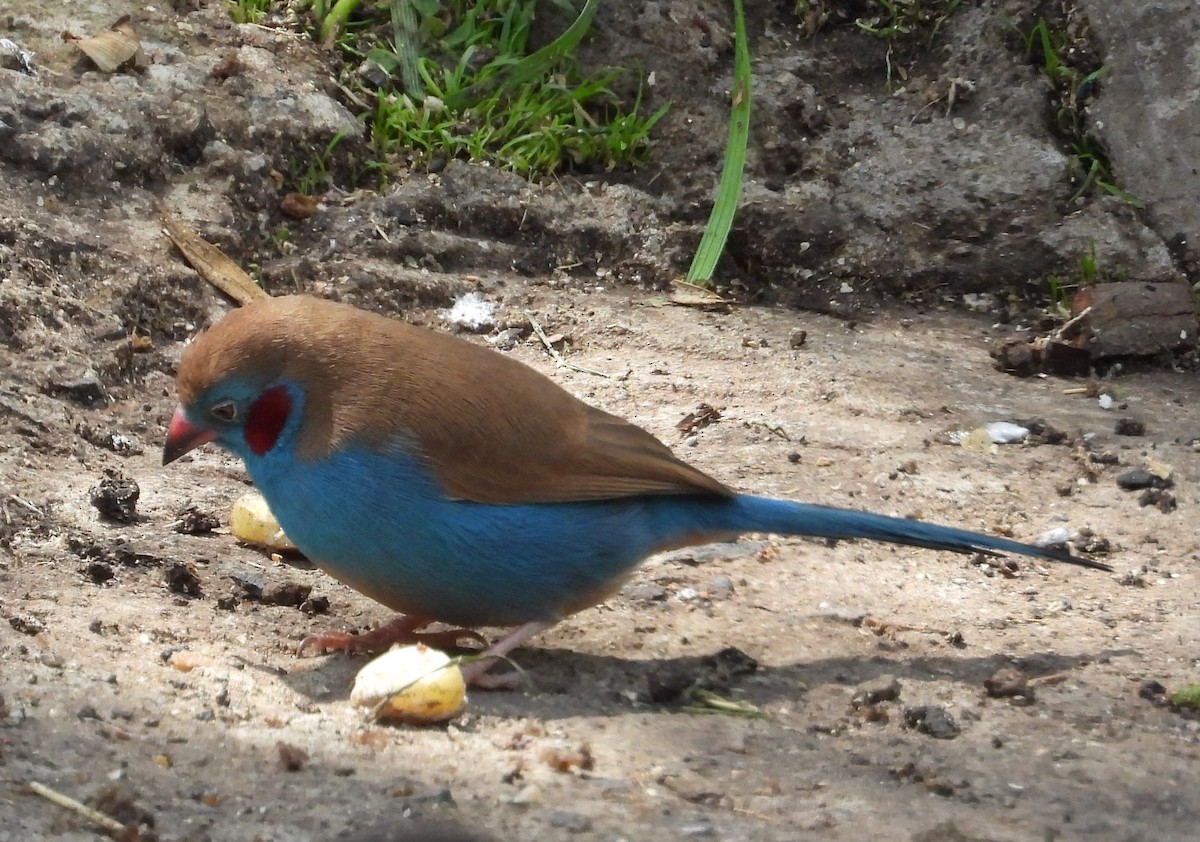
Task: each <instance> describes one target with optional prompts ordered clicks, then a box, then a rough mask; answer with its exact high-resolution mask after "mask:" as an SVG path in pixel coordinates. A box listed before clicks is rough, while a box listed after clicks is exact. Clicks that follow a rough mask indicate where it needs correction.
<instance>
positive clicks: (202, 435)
mask: <svg viewBox="0 0 1200 842" xmlns="http://www.w3.org/2000/svg"><path fill="white" fill-rule="evenodd" d="M216 437H217V431H216V430H213V429H211V428H209V427H194V426H192V425H191V424H189V423H188V420H187V418H186V417H185V416H184V414H183V407H182V406H181V407H177V408H176V410H175V414H174V415H173V416H171V426H170V428H169V429H168V430H167V443H166V444H164V445H163V461H162V463H163V464H164V465H169V464H171V463H172V462H174V461H175V460H176V459H178V458H179V457H180V456H182V455H183V454H185V453H187V452H189V451H192V450H195V449H196V448H197V447H199V446H200V445H202V444H207V443H208V442H210V441H212V440H213V439H215V438H216Z"/></svg>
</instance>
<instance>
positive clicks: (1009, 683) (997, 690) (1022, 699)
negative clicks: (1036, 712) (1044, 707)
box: [983, 667, 1034, 704]
mask: <svg viewBox="0 0 1200 842" xmlns="http://www.w3.org/2000/svg"><path fill="white" fill-rule="evenodd" d="M983 687H984V689H985V690H987V694H988V695H989V696H991V697H992V698H993V699H1012V701H1013V704H1032V703H1033V700H1034V694H1033V688H1032V687H1030V686H1029V680H1028V679H1027V678H1025V676H1024V675H1023V674H1022V673H1021V671H1020V670H1018V669H1014V668H1012V667H1002V668H1001V669H998V670H996V671H995V672H994V673H992V674H991V675H990V676H988V678H986V679H984V682H983Z"/></svg>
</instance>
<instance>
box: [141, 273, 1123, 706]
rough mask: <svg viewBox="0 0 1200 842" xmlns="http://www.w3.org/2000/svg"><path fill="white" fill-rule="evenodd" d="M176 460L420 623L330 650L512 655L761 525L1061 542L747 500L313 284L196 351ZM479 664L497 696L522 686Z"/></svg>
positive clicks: (934, 540) (459, 348)
mask: <svg viewBox="0 0 1200 842" xmlns="http://www.w3.org/2000/svg"><path fill="white" fill-rule="evenodd" d="M176 387H177V391H178V394H179V399H180V407H179V408H178V409H177V410H176V412H175V415H174V417H173V418H172V420H171V426H170V430H169V433H168V435H167V441H166V445H165V447H164V450H163V464H167V463H169V462H172V461H174V460H175V459H178V458H179V457H180V456H182V455H183V454H185V453H187V452H188V451H190V450H192V449H194V448H196V447H199V446H200V445H202V444H204V443H206V442H215V443H217V444H219V445H221V446H222V447H224V448H226V449H228V450H229V451H231V452H232V453H234V454H236V455H237V456H239V457H241V459H242V460H243V461H244V462H245V465H246V469H247V470H248V471H249V473H250V477H251V478H252V479H253V480H254V483H255V485H257V486H258V488H259V490H260V491H261V492H262V494H263V496H264V497H265V498H266V500H267V502H268V504H269V505H270V507H271V510H272V511H273V512H274V513H275V516H276V517H277V518H278V520H279V523H280V525H281V526H282V527H283V529H284V531H285V532H286V533H287V535H288V537H289V538H291V540H292V541H293V542H294V543H295V544H296V546H297V547H299V548H300V550H301V551H302V552H304V554H305V555H306V556H308V557H309V558H310V559H312V560H313V561H314V562H315V563H316V564H317V565H319V566H320V567H321V568H322V569H323V570H325V571H326V572H327V573H329V574H330V575H332V576H334V577H335V578H337V579H339V580H341V581H342V582H344V583H346V584H347V585H349V586H350V587H352V588H355V589H356V590H359V591H361V592H362V593H364V594H366V595H367V596H369V597H371V598H372V599H375V600H377V601H379V602H381V603H383V604H384V605H386V606H388V607H389V608H392V609H394V610H396V611H399V612H401V613H402V615H403V616H402V617H400V618H398V619H397V620H396V621H393V622H392V623H390V624H388V625H387V626H384V627H383V628H381V629H378V630H376V631H375V632H372V633H369V634H367V635H361V636H352V635H345V634H338V633H330V634H325V635H317V636H315V637H313V638H310V639H309V640H307V641H306V642H305V645H308V646H315V647H319V648H340V649H363V648H382V647H383V646H384V645H385V644H386V643H388V642H391V641H394V640H397V639H408V640H411V639H414V638H415V637H418V636H419V635H417V632H418V631H419V630H420V629H422V628H424V627H425V626H427V625H428V624H430V623H431V622H434V621H441V622H444V623H450V624H454V625H458V626H462V627H465V628H468V629H470V628H475V627H477V626H504V627H514V626H515V627H516V629H515V630H514V631H512V632H511V633H510V634H508V635H507V636H506V637H504V638H502V639H501V640H500V641H499V642H497V643H496V644H495V645H493V646H492V647H491V648H490V649H488V650H487V653H486V654H488V655H491V656H495V657H496V658H498V657H500V656H503V655H505V654H507V653H508V652H510V651H511V650H512V649H513V648H515V647H516V646H518V645H520V644H521V643H522V642H523V641H525V640H527V639H528V638H529V637H530V636H532V635H533V634H536V633H537V632H539V631H541V630H543V629H545V628H547V627H549V626H551V625H553V624H554V623H556V622H557V621H559V620H561V619H562V618H564V617H566V616H568V615H570V614H573V613H575V612H577V611H580V610H582V609H584V608H588V607H589V606H592V605H596V604H598V603H600V602H603V601H604V600H605V599H607V598H608V597H609V596H611V595H612V594H613V593H614V592H615V591H616V590H617V589H618V588H619V587H620V586H621V584H622V583H623V582H624V580H625V579H626V577H627V576H628V575H629V574H630V572H631V571H632V570H633V569H634V568H635V567H636V565H637V564H638V563H639V562H641V561H642V559H644V558H646V556H648V555H650V554H652V553H655V552H659V551H662V550H667V549H672V548H676V547H682V546H687V545H692V544H703V543H708V542H712V541H719V540H728V539H731V538H733V537H735V536H737V535H739V534H741V533H745V532H770V533H777V534H780V535H808V536H815V537H821V538H831V539H844V538H866V539H870V540H874V541H886V542H890V543H894V544H907V545H910V546H916V547H927V548H930V549H935V550H950V551H952V552H957V553H968V554H971V553H984V554H989V555H994V554H999V553H1018V554H1021V555H1027V556H1034V557H1037V558H1044V559H1050V560H1054V561H1062V562H1067V563H1069V564H1077V565H1080V566H1083V567H1091V568H1095V569H1099V570H1107V569H1109V568H1108V567H1107V566H1106V565H1104V564H1101V563H1099V562H1096V561H1091V560H1089V559H1085V558H1078V557H1074V556H1072V555H1071V554H1070V553H1069V552H1067V551H1065V550H1061V549H1055V548H1041V547H1034V546H1031V545H1028V544H1022V543H1018V542H1016V541H1010V540H1006V539H1004V538H999V537H995V536H990V535H983V534H979V533H975V532H969V531H966V530H962V529H952V528H948V527H944V526H937V525H934V524H929V523H922V522H919V521H914V520H904V519H900V518H893V517H886V516H883V515H877V514H871V513H868V512H860V511H852V510H848V509H839V508H831V507H828V506H817V505H810V504H807V503H796V502H791V501H787V500H775V499H770V498H766V497H754V496H750V495H746V494H738V493H735V492H734V491H733V490H731V489H730V488H729V487H727V486H726V485H724V484H723V483H721V482H719V481H718V480H716V479H713V478H712V477H710V476H708V475H707V474H705V473H703V472H701V471H700V470H698V469H696V468H694V467H692V466H691V465H688V464H687V463H685V462H683V461H681V460H680V459H678V458H676V457H675V455H674V454H672V453H671V451H670V450H669V449H668V448H667V447H666V446H665V445H663V444H662V443H661V442H660V441H658V439H656V438H654V437H653V436H652V435H650V434H649V433H647V432H646V431H645V430H643V429H641V428H640V427H637V426H634V425H633V424H630V423H629V422H627V421H624V420H622V419H620V418H618V417H616V416H614V415H610V414H608V413H606V412H603V411H601V410H599V409H596V408H594V407H591V406H589V405H587V404H585V403H583V402H582V401H579V400H577V399H576V398H575V397H573V396H572V395H570V394H569V393H567V392H566V391H565V390H563V389H561V388H560V387H559V386H557V385H556V384H554V383H553V382H552V381H550V380H549V379H548V378H546V377H544V376H543V375H541V374H539V373H537V372H536V371H534V370H533V369H531V368H529V367H528V366H525V365H523V364H521V363H519V362H517V361H515V360H512V359H509V358H507V357H505V356H503V355H501V354H498V353H495V352H494V351H491V350H489V349H486V348H481V347H479V346H476V345H472V344H471V343H469V342H466V341H463V340H461V339H458V338H456V337H453V336H449V335H446V334H442V333H437V332H434V331H430V330H425V329H421V328H417V327H413V326H411V325H406V324H404V323H402V322H399V321H396V320H393V319H389V318H386V317H384V316H381V315H378V314H373V313H368V312H366V311H363V310H359V309H356V308H353V307H350V306H347V305H344V304H338V303H334V302H330V301H324V300H320V299H317V298H312V297H308V296H287V297H280V298H264V299H261V300H259V301H255V302H253V303H251V304H248V305H246V306H245V307H242V308H241V309H238V310H235V311H233V312H231V313H230V314H229V315H228V316H226V317H225V318H224V319H223V320H222V321H221V322H219V323H218V324H217V325H215V326H214V327H212V328H211V329H210V330H208V331H207V332H205V333H204V334H202V335H201V336H199V337H198V338H197V339H196V340H195V342H193V343H192V344H191V345H190V346H189V347H188V348H187V350H186V351H185V353H184V355H183V359H182V361H181V362H180V366H179V372H178V376H177V379H176ZM494 664H495V658H492V659H490V660H481V661H477V662H475V663H472V664H470V665H468V677H469V679H470V680H471V681H473V682H474V683H476V684H478V685H482V686H511V684H512V678H513V675H512V673H507V674H500V675H495V674H493V673H491V672H490V671H489V668H490V667H492V666H494Z"/></svg>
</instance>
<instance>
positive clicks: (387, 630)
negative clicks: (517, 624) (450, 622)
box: [298, 615, 487, 655]
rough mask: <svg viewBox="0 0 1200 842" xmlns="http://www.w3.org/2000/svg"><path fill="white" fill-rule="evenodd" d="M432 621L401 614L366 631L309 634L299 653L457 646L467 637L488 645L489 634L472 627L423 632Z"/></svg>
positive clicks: (303, 641) (449, 647)
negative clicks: (408, 645)
mask: <svg viewBox="0 0 1200 842" xmlns="http://www.w3.org/2000/svg"><path fill="white" fill-rule="evenodd" d="M431 622H432V620H426V619H425V618H424V617H411V616H408V615H401V616H399V617H396V618H395V619H394V620H392V621H390V622H388V623H384V624H383V625H382V626H380V627H379V628H377V629H372V630H371V631H369V632H366V633H364V634H350V633H349V632H341V631H328V632H322V633H320V634H310V635H309V636H308V637H306V638H304V640H302V641H301V642H300V648H299V651H298V654H300V655H304V654H306V653H309V652H311V653H313V654H317V655H319V654H321V653H324V652H345V653H346V654H348V655H349V654H356V653H359V652H382V651H384V650H385V649H389V648H391V646H392V645H393V644H396V643H424V644H425V645H426V646H432V647H434V648H435V649H456V648H458V647H459V644H460V643H461V642H462V641H464V640H470V641H473V642H475V643H479V644H481V645H483V646H487V638H485V637H484V636H483V635H481V634H480V633H479V632H477V631H473V630H471V629H446V630H444V631H435V632H422V631H421V629H423V628H424V627H425V626H427V625H429V624H430V623H431Z"/></svg>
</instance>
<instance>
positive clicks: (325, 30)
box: [320, 0, 358, 43]
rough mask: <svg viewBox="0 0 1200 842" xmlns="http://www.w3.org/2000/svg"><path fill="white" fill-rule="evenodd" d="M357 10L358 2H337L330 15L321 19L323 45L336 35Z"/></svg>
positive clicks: (352, 0) (351, 0)
mask: <svg viewBox="0 0 1200 842" xmlns="http://www.w3.org/2000/svg"><path fill="white" fill-rule="evenodd" d="M357 8H358V0H337V2H335V3H334V4H333V7H332V8H330V10H329V14H327V15H325V17H324V18H322V19H321V38H320V41H321V43H325V42H326V41H328V40H329V39H330V37H331V36H333V35H336V34H337V32H338V30H340V29H341V28H342V25H343V24H344V23H345V22H346V21H348V20H349V19H350V15H352V14H354V10H355V9H357Z"/></svg>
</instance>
